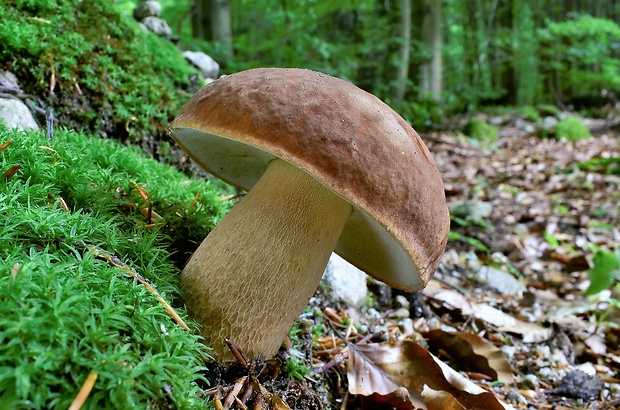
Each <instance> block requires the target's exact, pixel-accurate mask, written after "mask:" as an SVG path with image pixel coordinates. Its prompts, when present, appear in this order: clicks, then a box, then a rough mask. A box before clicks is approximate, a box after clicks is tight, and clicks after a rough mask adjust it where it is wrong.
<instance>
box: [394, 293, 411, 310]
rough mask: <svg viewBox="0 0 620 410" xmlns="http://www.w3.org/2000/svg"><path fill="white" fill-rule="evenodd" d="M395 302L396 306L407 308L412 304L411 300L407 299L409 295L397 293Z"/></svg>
mask: <svg viewBox="0 0 620 410" xmlns="http://www.w3.org/2000/svg"><path fill="white" fill-rule="evenodd" d="M394 303H396V306H398V307H403V308H406V309H409V306H410V303H409V300H407V297H406V296H404V295H396V297H395V298H394Z"/></svg>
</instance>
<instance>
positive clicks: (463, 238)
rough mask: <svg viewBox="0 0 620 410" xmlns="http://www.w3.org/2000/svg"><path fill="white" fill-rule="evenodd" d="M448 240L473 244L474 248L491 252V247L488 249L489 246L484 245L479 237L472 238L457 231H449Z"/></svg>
mask: <svg viewBox="0 0 620 410" xmlns="http://www.w3.org/2000/svg"><path fill="white" fill-rule="evenodd" d="M448 240H450V241H460V242H464V243H466V244H468V245H470V246H473V247H474V248H476V249H478V250H481V251H483V252H486V253H488V254H490V253H491V249H489V247H488V246H486V245H485V244H484V243H483V242H482V241H481V240H480V239H477V238H473V237H471V236H466V235H461V234H460V233H458V232H454V231H452V232H450V233H449V234H448Z"/></svg>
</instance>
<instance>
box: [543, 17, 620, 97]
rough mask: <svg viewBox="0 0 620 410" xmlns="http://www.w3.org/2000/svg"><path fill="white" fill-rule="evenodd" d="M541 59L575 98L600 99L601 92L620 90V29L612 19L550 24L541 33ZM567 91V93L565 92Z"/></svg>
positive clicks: (583, 19) (573, 20)
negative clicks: (590, 97) (591, 97)
mask: <svg viewBox="0 0 620 410" xmlns="http://www.w3.org/2000/svg"><path fill="white" fill-rule="evenodd" d="M538 36H539V38H540V42H541V44H542V48H541V57H542V58H543V59H544V60H545V62H547V63H548V65H547V66H548V67H549V68H551V69H553V70H556V72H557V73H558V75H559V76H560V79H561V85H562V87H563V89H564V90H568V89H572V93H573V94H574V95H575V96H598V95H599V94H600V92H601V90H604V89H608V90H615V91H616V92H617V91H619V90H620V59H619V58H618V55H617V50H616V48H617V44H618V42H620V26H619V25H618V24H617V23H616V22H614V21H612V20H608V19H602V18H596V17H592V16H590V15H587V14H576V15H573V16H572V18H570V19H569V20H566V21H561V22H550V23H549V24H547V26H546V27H544V28H541V29H540V30H539V31H538ZM562 91H563V90H562Z"/></svg>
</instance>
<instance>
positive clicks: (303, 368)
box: [284, 356, 311, 381]
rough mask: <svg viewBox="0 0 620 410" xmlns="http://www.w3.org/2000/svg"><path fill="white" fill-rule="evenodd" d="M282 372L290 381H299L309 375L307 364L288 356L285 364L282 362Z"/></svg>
mask: <svg viewBox="0 0 620 410" xmlns="http://www.w3.org/2000/svg"><path fill="white" fill-rule="evenodd" d="M284 371H285V372H286V375H287V376H288V377H289V378H290V379H294V380H300V381H301V380H304V379H305V378H306V377H308V376H310V374H311V370H310V366H308V363H306V362H305V361H304V360H302V359H298V358H296V357H294V356H290V357H289V358H288V359H286V362H284Z"/></svg>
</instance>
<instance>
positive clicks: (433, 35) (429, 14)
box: [420, 0, 443, 102]
mask: <svg viewBox="0 0 620 410" xmlns="http://www.w3.org/2000/svg"><path fill="white" fill-rule="evenodd" d="M424 5H425V10H426V13H425V14H424V18H423V21H422V38H421V40H422V42H423V43H424V45H425V46H426V47H428V49H429V50H431V59H430V61H428V62H426V63H424V64H422V66H421V72H420V74H421V76H420V88H421V91H422V93H423V94H424V95H427V96H429V97H430V98H431V99H433V100H434V101H437V102H440V101H441V91H442V72H443V66H442V52H441V51H442V50H441V46H442V33H441V15H442V9H441V0H424Z"/></svg>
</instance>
